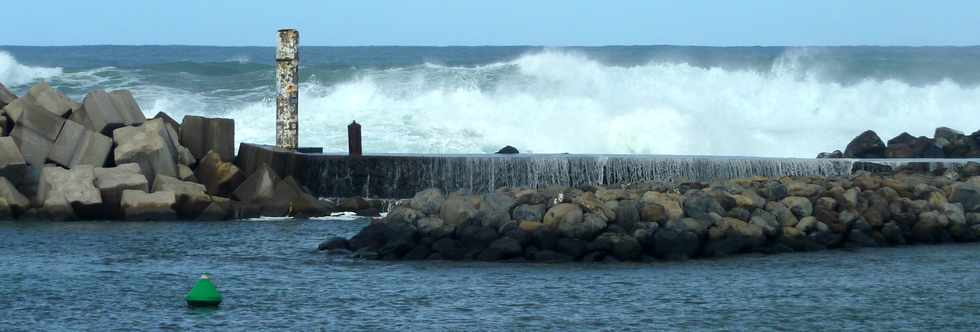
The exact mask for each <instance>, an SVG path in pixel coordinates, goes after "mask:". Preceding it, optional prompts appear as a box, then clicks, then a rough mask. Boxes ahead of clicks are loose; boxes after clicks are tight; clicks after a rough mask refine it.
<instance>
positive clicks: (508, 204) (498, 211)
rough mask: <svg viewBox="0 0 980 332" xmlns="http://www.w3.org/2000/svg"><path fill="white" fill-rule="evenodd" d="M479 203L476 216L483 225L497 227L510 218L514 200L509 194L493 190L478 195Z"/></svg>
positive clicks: (514, 203)
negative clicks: (492, 191)
mask: <svg viewBox="0 0 980 332" xmlns="http://www.w3.org/2000/svg"><path fill="white" fill-rule="evenodd" d="M479 205H480V207H479V209H477V213H476V216H477V218H478V219H480V222H481V223H482V224H483V226H487V227H494V228H499V227H500V226H502V225H503V224H504V223H506V222H508V221H510V220H511V219H510V211H511V208H513V207H514V205H516V201H515V200H514V198H513V197H511V196H510V195H507V194H504V193H499V192H494V193H489V194H483V195H480V204H479Z"/></svg>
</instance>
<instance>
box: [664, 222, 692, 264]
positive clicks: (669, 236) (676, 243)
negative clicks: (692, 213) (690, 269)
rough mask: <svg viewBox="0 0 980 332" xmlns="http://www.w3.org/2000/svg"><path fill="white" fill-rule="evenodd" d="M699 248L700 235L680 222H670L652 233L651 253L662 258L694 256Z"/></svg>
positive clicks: (673, 258)
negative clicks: (652, 246) (652, 245)
mask: <svg viewBox="0 0 980 332" xmlns="http://www.w3.org/2000/svg"><path fill="white" fill-rule="evenodd" d="M700 248H701V239H700V236H698V235H697V234H696V233H695V232H693V231H691V230H689V229H688V228H686V227H684V226H683V224H681V223H680V222H670V223H668V224H667V227H663V228H660V229H659V230H657V232H656V233H655V234H654V248H653V253H654V255H655V256H657V257H660V258H663V259H669V260H677V259H688V258H691V257H694V256H695V255H696V254H697V253H698V251H699V250H700Z"/></svg>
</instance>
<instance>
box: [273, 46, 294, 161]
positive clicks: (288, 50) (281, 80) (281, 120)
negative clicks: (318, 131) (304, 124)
mask: <svg viewBox="0 0 980 332" xmlns="http://www.w3.org/2000/svg"><path fill="white" fill-rule="evenodd" d="M276 146H278V147H280V148H284V149H290V150H295V149H296V148H297V147H298V146H299V31H296V30H294V29H283V30H279V46H278V47H277V48H276Z"/></svg>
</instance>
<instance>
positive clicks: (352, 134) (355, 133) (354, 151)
mask: <svg viewBox="0 0 980 332" xmlns="http://www.w3.org/2000/svg"><path fill="white" fill-rule="evenodd" d="M347 150H348V151H349V153H350V155H351V156H360V155H361V125H359V124H357V121H354V122H351V123H350V124H349V125H347Z"/></svg>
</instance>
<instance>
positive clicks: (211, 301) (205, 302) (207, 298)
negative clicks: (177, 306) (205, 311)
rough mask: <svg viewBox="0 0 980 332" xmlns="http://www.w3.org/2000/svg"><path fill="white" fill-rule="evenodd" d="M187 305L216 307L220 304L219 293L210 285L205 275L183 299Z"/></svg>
mask: <svg viewBox="0 0 980 332" xmlns="http://www.w3.org/2000/svg"><path fill="white" fill-rule="evenodd" d="M185 299H187V305H189V306H192V307H217V306H218V305H219V304H221V293H220V292H218V289H217V288H215V287H214V284H213V283H211V278H209V277H208V274H207V273H204V274H202V275H201V279H198V280H197V283H196V284H194V288H191V291H190V292H188V293H187V296H186V297H185Z"/></svg>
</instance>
